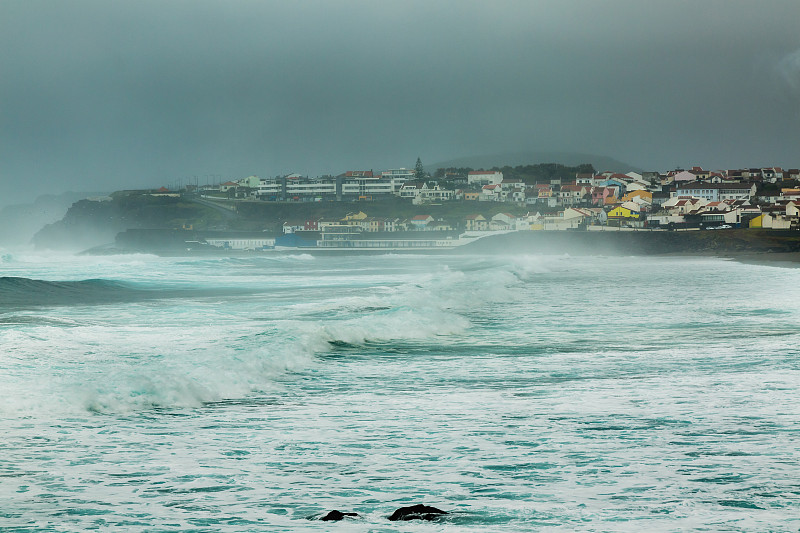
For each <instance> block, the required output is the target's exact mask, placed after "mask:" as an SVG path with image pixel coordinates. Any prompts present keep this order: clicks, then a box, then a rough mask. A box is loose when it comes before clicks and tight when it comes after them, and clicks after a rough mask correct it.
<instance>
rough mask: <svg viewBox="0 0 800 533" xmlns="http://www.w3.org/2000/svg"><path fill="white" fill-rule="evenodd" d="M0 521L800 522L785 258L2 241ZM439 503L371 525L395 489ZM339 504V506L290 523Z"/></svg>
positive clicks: (793, 286)
mask: <svg viewBox="0 0 800 533" xmlns="http://www.w3.org/2000/svg"><path fill="white" fill-rule="evenodd" d="M0 276H4V277H2V279H0V395H1V396H0V398H2V402H0V449H2V453H1V454H0V530H3V531H83V530H90V529H101V530H102V529H106V530H124V531H303V530H308V531H332V530H341V531H448V532H450V531H452V532H460V531H470V532H472V531H474V532H478V531H574V530H585V531H641V530H649V531H676V530H704V531H720V530H725V531H764V530H770V531H797V530H798V528H800V453H799V452H800V438H799V437H800V424H799V423H800V401H798V400H799V399H800V398H799V397H798V390H799V389H800V363H798V356H800V270H798V269H784V268H774V267H768V266H754V265H743V264H738V263H734V262H728V261H723V260H718V259H693V258H630V257H627V258H613V257H581V258H575V257H568V256H542V257H538V256H530V255H529V256H508V257H488V256H447V255H439V256H437V255H385V256H344V257H318V256H310V255H280V254H275V255H270V256H264V257H252V258H158V257H153V256H145V255H142V256H117V257H104V258H85V257H74V256H45V255H36V254H15V253H6V254H4V255H2V258H0ZM413 503H426V504H428V505H434V506H436V507H439V508H441V509H445V510H447V511H451V514H450V515H448V516H447V517H446V518H445V519H444V520H442V521H439V522H436V523H416V524H412V523H403V524H397V523H393V522H389V521H388V520H387V519H386V517H387V516H388V515H390V514H391V513H392V511H393V510H394V509H396V508H398V507H400V506H404V505H410V504H413ZM331 509H339V510H342V511H355V512H358V513H359V514H360V515H361V518H359V519H355V520H348V521H347V522H346V523H345V522H342V523H338V524H333V523H326V522H319V521H313V520H308V517H311V516H314V515H318V514H319V513H322V512H326V511H328V510H331Z"/></svg>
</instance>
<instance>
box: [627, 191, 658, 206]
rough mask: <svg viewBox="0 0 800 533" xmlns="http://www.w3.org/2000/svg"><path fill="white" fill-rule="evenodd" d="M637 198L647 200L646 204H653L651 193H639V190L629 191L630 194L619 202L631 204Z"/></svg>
mask: <svg viewBox="0 0 800 533" xmlns="http://www.w3.org/2000/svg"><path fill="white" fill-rule="evenodd" d="M637 197H638V198H642V199H644V200H647V202H648V203H651V204H652V203H653V193H651V192H650V191H641V190H640V191H631V192H629V193H628V194H626V195H625V196H623V197H622V199H621V200H620V201H622V202H633V201H634V198H637Z"/></svg>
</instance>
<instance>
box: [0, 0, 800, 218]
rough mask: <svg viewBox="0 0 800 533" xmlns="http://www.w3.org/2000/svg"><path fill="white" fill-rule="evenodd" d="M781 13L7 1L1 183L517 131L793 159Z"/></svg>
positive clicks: (206, 168) (259, 161) (105, 176)
mask: <svg viewBox="0 0 800 533" xmlns="http://www.w3.org/2000/svg"><path fill="white" fill-rule="evenodd" d="M797 20H800V4H798V2H796V0H791V1H767V2H758V3H756V2H749V1H748V2H737V1H731V0H716V1H708V0H707V1H701V2H698V1H692V2H680V1H672V0H670V1H666V0H665V1H657V2H652V1H650V2H641V1H636V2H634V1H622V0H608V1H599V0H597V1H573V2H561V1H558V2H556V1H546V2H534V1H520V2H499V3H498V2H492V3H488V2H465V1H455V0H453V1H441V2H406V1H403V2H400V1H396V2H395V1H388V2H367V1H363V2H346V1H345V2H334V1H326V2H292V3H289V2H255V1H253V2H249V1H234V2H185V1H173V2H146V1H145V2H140V1H137V2H106V1H102V2H100V1H97V2H90V1H75V2H55V1H52V2H50V1H21V0H20V1H18V2H13V1H8V0H6V1H5V2H2V3H0V45H1V46H2V49H3V50H4V52H3V54H2V55H0V73H1V74H2V77H1V78H0V98H1V100H0V119H1V120H2V130H1V131H0V158H1V159H2V163H0V164H1V165H2V166H1V167H0V180H2V189H0V193H2V196H3V198H0V204H2V203H7V200H8V199H9V198H12V197H14V196H20V194H22V193H21V191H23V190H33V191H35V192H36V193H40V192H43V191H44V190H47V189H48V188H54V189H55V190H56V191H61V190H67V189H93V190H97V189H102V188H108V189H116V188H122V187H136V186H150V185H160V184H162V183H170V182H175V181H176V180H177V179H180V178H183V179H186V178H188V177H191V176H198V180H199V181H205V180H206V179H213V178H211V177H209V178H207V177H206V176H209V175H211V176H216V175H221V176H224V177H241V176H244V175H247V174H251V173H255V174H259V175H273V174H278V173H284V172H290V171H298V172H304V173H310V174H312V175H316V174H322V173H327V172H331V173H338V172H341V171H344V170H347V169H349V168H380V167H385V166H395V165H396V166H411V165H413V162H414V160H415V159H416V157H417V156H418V155H419V156H421V157H422V158H423V160H424V161H426V162H428V163H433V162H435V161H436V160H443V159H449V158H453V157H459V156H465V155H475V154H482V153H493V152H509V151H519V150H559V151H577V152H593V153H599V154H603V155H608V156H612V157H615V158H617V159H622V160H625V161H627V162H629V163H631V164H634V165H639V166H642V167H645V168H665V167H672V166H675V165H689V164H703V165H706V166H710V167H721V166H731V167H734V166H740V165H762V164H763V165H766V164H778V165H784V166H789V165H798V164H800V161H798V153H797V150H796V147H797V146H798V144H800V137H798V133H797V131H798V125H800V59H798V58H800V35H799V34H798V32H797V31H796V28H795V25H796V22H797ZM25 187H28V188H29V189H24V188H25ZM4 200H5V201H4Z"/></svg>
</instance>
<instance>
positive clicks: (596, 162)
mask: <svg viewBox="0 0 800 533" xmlns="http://www.w3.org/2000/svg"><path fill="white" fill-rule="evenodd" d="M540 163H560V164H562V165H566V166H577V165H580V164H583V163H591V164H592V166H594V169H595V170H597V171H598V172H603V171H607V170H610V171H614V172H620V173H623V174H624V173H626V172H642V169H640V168H636V167H634V166H631V165H629V164H627V163H623V162H621V161H617V160H616V159H612V158H610V157H605V156H601V155H592V154H580V153H575V152H512V153H507V154H493V155H478V156H471V157H460V158H458V159H451V160H450V161H442V162H441V163H435V164H433V165H425V170H427V171H428V172H431V173H433V172H435V171H436V169H437V168H465V167H469V168H475V169H478V168H483V169H488V168H492V167H503V166H506V165H508V166H510V167H516V166H520V165H536V164H540Z"/></svg>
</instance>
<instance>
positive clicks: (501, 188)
mask: <svg viewBox="0 0 800 533" xmlns="http://www.w3.org/2000/svg"><path fill="white" fill-rule="evenodd" d="M437 175H438V176H431V175H429V174H427V173H425V172H424V171H421V170H420V169H419V168H417V169H406V168H399V169H390V170H386V171H383V172H380V173H378V172H373V171H347V172H345V173H343V174H341V175H339V176H336V177H332V176H328V177H322V178H308V177H304V176H301V175H298V174H291V175H287V176H281V177H276V178H259V177H257V176H250V177H247V178H243V179H240V180H237V181H226V182H224V183H221V184H219V185H213V186H205V187H199V188H198V192H199V193H200V195H201V196H202V197H203V198H205V199H208V200H215V201H222V202H225V203H228V204H236V203H237V202H246V201H264V202H326V201H340V202H344V201H347V202H359V205H358V209H355V210H354V212H353V213H350V214H348V215H347V216H346V217H344V218H343V219H335V220H324V219H315V220H295V221H287V222H286V224H285V226H284V228H283V230H284V233H292V232H295V231H302V230H305V231H322V232H324V231H325V230H326V229H332V228H334V227H339V226H342V225H346V226H350V227H353V228H357V230H359V231H363V232H393V231H441V230H456V229H461V230H466V231H498V230H577V229H586V230H590V231H591V230H595V231H602V230H605V231H607V230H620V231H624V230H644V229H651V230H663V229H670V230H681V229H684V230H691V229H728V228H765V229H798V223H799V221H800V217H799V216H798V213H799V211H800V186H799V185H798V183H800V170H798V169H788V170H784V169H782V168H779V167H772V168H746V169H735V170H717V171H709V170H705V169H703V168H701V167H697V166H695V167H691V168H690V169H686V170H684V169H677V170H673V171H669V172H664V173H660V172H643V173H637V172H628V173H626V174H621V173H616V172H597V173H595V172H586V173H576V174H575V175H574V179H570V180H565V179H560V178H559V179H551V180H548V181H547V182H534V183H531V182H526V181H523V180H522V179H519V178H509V177H506V176H504V173H503V171H502V170H500V169H493V170H467V171H462V172H458V171H457V170H446V171H445V172H438V173H437ZM160 193H161V194H170V192H169V191H167V190H166V189H162V191H160ZM388 196H394V197H397V198H401V199H406V200H407V201H409V202H411V204H413V205H415V206H418V209H417V211H418V214H416V215H414V216H413V217H411V218H408V219H398V218H392V217H381V216H376V214H375V213H370V210H369V202H370V201H374V200H378V199H380V198H385V197H388ZM448 202H464V203H474V205H475V209H474V213H470V214H468V215H466V216H464V217H462V218H460V219H458V220H454V219H452V217H451V218H450V219H447V218H443V217H439V218H436V217H434V216H432V215H430V214H428V213H426V212H425V206H426V205H440V204H444V203H448ZM486 202H491V203H492V205H496V204H503V205H506V206H508V208H509V209H508V210H507V211H508V212H499V213H496V214H494V215H491V216H488V215H484V214H483V212H484V211H486V209H482V207H484V206H486V205H488V204H485V203H486ZM482 204H483V205H482Z"/></svg>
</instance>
